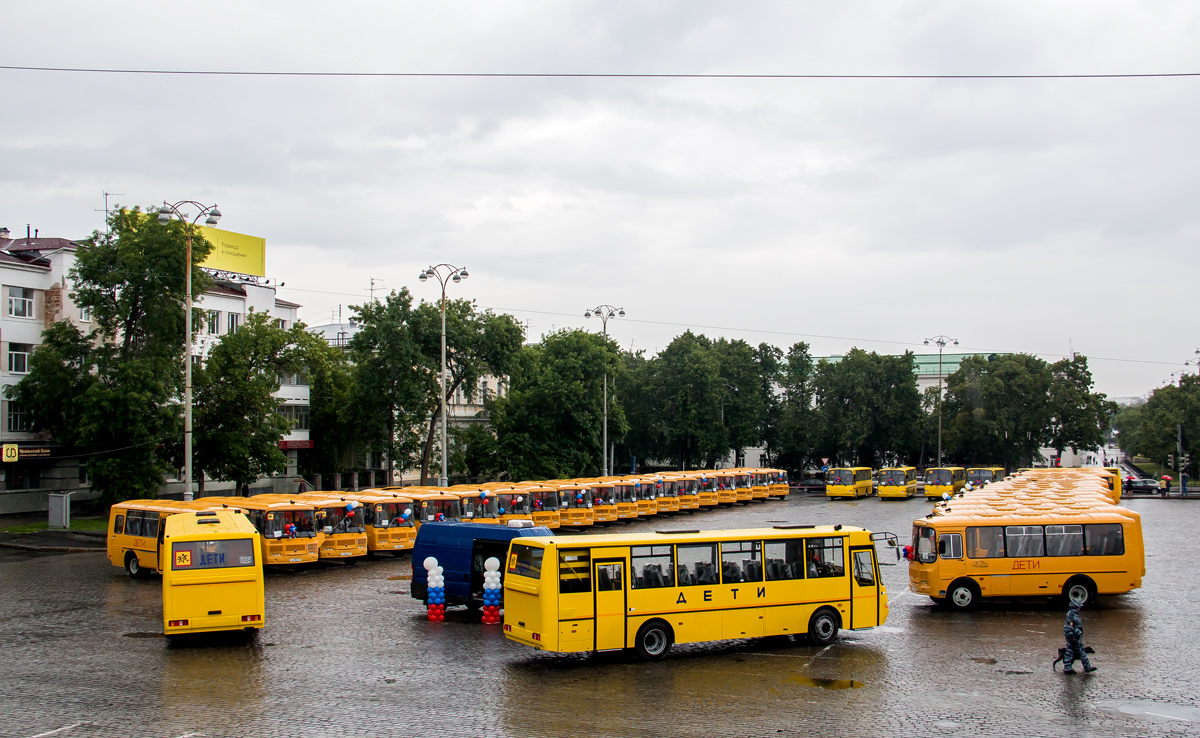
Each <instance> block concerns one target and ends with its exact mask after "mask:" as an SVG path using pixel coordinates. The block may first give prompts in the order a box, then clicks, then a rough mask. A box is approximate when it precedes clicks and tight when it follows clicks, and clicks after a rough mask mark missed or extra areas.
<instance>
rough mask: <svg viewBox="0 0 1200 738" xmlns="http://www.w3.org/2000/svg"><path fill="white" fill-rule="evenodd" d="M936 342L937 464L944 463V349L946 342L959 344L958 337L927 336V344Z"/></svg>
mask: <svg viewBox="0 0 1200 738" xmlns="http://www.w3.org/2000/svg"><path fill="white" fill-rule="evenodd" d="M931 343H933V344H936V345H937V347H938V462H937V465H938V466H939V467H940V466H941V465H942V349H944V348H946V344H949V343H953V344H954V345H955V346H957V345H958V339H957V338H950V337H949V336H942V335H937V336H934V337H933V338H926V339H925V345H926V346H928V345H929V344H931Z"/></svg>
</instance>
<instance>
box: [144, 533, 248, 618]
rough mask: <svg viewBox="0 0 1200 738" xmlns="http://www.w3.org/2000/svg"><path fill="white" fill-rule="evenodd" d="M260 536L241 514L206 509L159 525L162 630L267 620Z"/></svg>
mask: <svg viewBox="0 0 1200 738" xmlns="http://www.w3.org/2000/svg"><path fill="white" fill-rule="evenodd" d="M258 538H259V535H258V531H257V530H255V529H254V526H253V525H251V524H250V521H249V520H247V519H246V516H245V515H242V514H241V513H238V512H234V511H232V510H209V511H205V512H189V513H187V514H184V515H171V516H169V517H168V518H167V519H166V520H165V521H164V525H163V550H162V556H163V560H162V561H161V562H160V568H161V569H162V573H163V577H162V601H163V633H164V634H165V635H167V636H168V637H170V636H176V635H182V634H185V633H210V632H213V631H220V630H243V629H244V630H257V629H259V628H261V627H263V625H265V624H266V604H265V601H264V599H265V598H264V591H263V569H262V558H260V557H259V555H258V553H259V541H258Z"/></svg>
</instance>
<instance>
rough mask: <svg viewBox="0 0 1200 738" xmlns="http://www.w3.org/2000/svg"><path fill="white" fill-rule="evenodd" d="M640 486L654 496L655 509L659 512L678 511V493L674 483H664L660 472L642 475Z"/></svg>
mask: <svg viewBox="0 0 1200 738" xmlns="http://www.w3.org/2000/svg"><path fill="white" fill-rule="evenodd" d="M641 481H642V488H643V489H645V490H648V491H649V492H650V496H651V497H653V498H654V507H655V510H656V511H657V512H659V513H677V512H679V494H678V492H677V491H676V489H675V486H674V485H670V486H668V485H667V484H665V481H666V480H664V479H663V476H662V475H661V474H651V475H647V476H644V477H642V480H641Z"/></svg>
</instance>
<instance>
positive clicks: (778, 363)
mask: <svg viewBox="0 0 1200 738" xmlns="http://www.w3.org/2000/svg"><path fill="white" fill-rule="evenodd" d="M754 354H755V363H757V364H758V396H759V402H760V403H761V407H762V410H761V415H760V418H759V430H758V435H759V438H760V439H761V441H762V444H763V448H764V450H765V451H766V457H767V458H766V463H765V465H766V466H772V465H773V464H775V463H777V460H778V456H779V442H780V428H779V426H780V422H781V419H782V414H783V396H782V394H781V393H780V392H779V390H780V388H781V383H782V381H783V373H784V365H783V352H782V351H780V350H779V349H778V348H776V347H775V346H772V345H770V344H767V343H760V344H759V345H758V348H757V349H755V352H754Z"/></svg>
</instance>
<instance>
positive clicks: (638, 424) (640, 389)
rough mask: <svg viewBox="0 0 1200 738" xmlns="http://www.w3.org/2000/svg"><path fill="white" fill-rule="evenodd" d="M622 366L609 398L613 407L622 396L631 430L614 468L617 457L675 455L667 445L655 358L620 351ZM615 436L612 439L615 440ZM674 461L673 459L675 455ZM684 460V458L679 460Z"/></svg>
mask: <svg viewBox="0 0 1200 738" xmlns="http://www.w3.org/2000/svg"><path fill="white" fill-rule="evenodd" d="M620 363H621V369H620V371H618V372H617V373H616V374H617V380H616V384H615V389H614V390H613V391H612V394H611V396H610V398H609V403H610V405H609V406H610V407H611V406H612V403H613V402H615V401H616V399H617V398H618V397H620V401H621V406H622V407H623V408H624V411H625V417H626V420H627V422H628V424H629V426H628V431H627V432H626V433H625V434H624V436H623V437H622V438H621V439H620V442H619V443H618V444H617V446H616V451H615V452H614V453H613V460H612V463H611V468H612V469H613V471H614V472H615V471H616V470H617V468H618V465H617V463H616V459H618V458H619V459H623V460H624V459H634V458H636V459H642V460H643V461H644V460H646V459H664V460H665V459H672V454H671V452H670V450H669V449H666V448H664V443H663V424H662V415H661V413H660V412H659V407H660V404H659V402H658V399H657V398H656V397H655V394H654V385H653V376H652V371H653V369H654V366H655V362H654V361H652V360H650V359H647V358H646V356H645V353H644V352H642V351H638V352H621V354H620ZM614 440H616V439H610V443H612V442H613V441H614ZM672 461H674V459H672ZM679 463H680V464H682V461H680V462H679Z"/></svg>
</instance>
